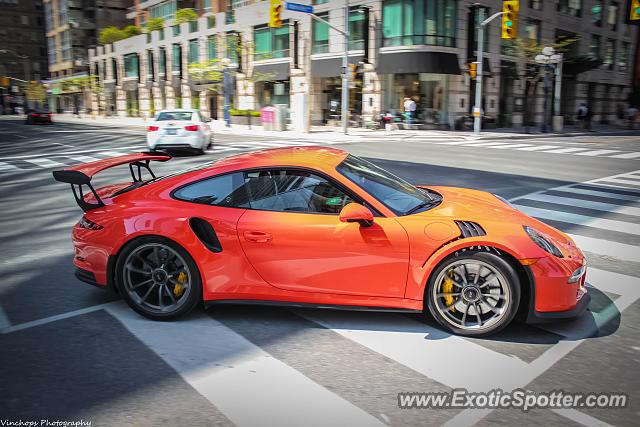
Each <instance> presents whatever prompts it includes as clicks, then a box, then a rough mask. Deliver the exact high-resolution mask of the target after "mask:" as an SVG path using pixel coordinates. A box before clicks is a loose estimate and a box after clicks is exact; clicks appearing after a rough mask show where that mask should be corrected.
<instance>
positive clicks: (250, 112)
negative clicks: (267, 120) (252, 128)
mask: <svg viewBox="0 0 640 427" xmlns="http://www.w3.org/2000/svg"><path fill="white" fill-rule="evenodd" d="M229 114H231V115H232V116H243V117H247V115H249V116H251V117H260V111H255V110H234V109H231V110H229Z"/></svg>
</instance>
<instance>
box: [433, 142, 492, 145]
mask: <svg viewBox="0 0 640 427" xmlns="http://www.w3.org/2000/svg"><path fill="white" fill-rule="evenodd" d="M425 142H428V141H425ZM480 143H481V141H447V142H435V143H434V144H436V145H473V144H480Z"/></svg>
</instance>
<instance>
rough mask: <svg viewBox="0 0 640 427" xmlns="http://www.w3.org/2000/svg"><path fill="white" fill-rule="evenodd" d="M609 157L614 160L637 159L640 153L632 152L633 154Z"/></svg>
mask: <svg viewBox="0 0 640 427" xmlns="http://www.w3.org/2000/svg"><path fill="white" fill-rule="evenodd" d="M610 157H612V158H614V159H638V158H640V152H637V151H634V152H633V153H624V154H616V155H615V156H610Z"/></svg>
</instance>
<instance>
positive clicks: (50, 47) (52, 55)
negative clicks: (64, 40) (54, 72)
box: [46, 3, 58, 65]
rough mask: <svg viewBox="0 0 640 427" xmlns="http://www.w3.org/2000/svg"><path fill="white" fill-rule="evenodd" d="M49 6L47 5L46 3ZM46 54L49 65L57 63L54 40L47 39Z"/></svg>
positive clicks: (51, 38)
mask: <svg viewBox="0 0 640 427" xmlns="http://www.w3.org/2000/svg"><path fill="white" fill-rule="evenodd" d="M46 4H49V3H46ZM47 53H48V54H49V65H52V64H55V63H56V62H58V58H56V38H55V36H53V37H47Z"/></svg>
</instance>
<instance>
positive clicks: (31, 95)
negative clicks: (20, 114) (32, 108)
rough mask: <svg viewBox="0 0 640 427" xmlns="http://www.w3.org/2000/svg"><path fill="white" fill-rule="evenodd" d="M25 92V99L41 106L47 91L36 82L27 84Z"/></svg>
mask: <svg viewBox="0 0 640 427" xmlns="http://www.w3.org/2000/svg"><path fill="white" fill-rule="evenodd" d="M25 92H26V93H27V99H29V100H31V101H35V102H38V103H40V104H43V103H44V100H45V99H46V97H47V89H46V88H45V87H44V85H42V83H38V82H29V83H28V85H27V88H26V91H25Z"/></svg>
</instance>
